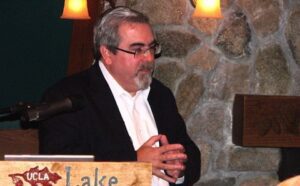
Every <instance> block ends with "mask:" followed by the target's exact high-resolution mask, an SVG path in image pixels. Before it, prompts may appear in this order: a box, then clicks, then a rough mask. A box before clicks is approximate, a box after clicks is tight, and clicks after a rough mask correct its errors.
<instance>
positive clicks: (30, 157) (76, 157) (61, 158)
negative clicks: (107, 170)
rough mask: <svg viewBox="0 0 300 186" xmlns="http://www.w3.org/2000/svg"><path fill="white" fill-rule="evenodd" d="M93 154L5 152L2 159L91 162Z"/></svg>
mask: <svg viewBox="0 0 300 186" xmlns="http://www.w3.org/2000/svg"><path fill="white" fill-rule="evenodd" d="M94 159H95V157H94V155H28V154H23V155H18V154H6V155H4V160H7V161H63V162H65V161H68V162H93V161H94Z"/></svg>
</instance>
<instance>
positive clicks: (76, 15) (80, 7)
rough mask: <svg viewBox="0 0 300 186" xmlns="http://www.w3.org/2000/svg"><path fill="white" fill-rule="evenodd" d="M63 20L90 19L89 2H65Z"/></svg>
mask: <svg viewBox="0 0 300 186" xmlns="http://www.w3.org/2000/svg"><path fill="white" fill-rule="evenodd" d="M61 18H63V19H90V16H89V12H88V9H87V0H65V6H64V11H63V14H62V16H61Z"/></svg>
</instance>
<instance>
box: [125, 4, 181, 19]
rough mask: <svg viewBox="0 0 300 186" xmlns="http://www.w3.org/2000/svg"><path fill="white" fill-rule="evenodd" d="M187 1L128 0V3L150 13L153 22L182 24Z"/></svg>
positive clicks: (134, 7)
mask: <svg viewBox="0 0 300 186" xmlns="http://www.w3.org/2000/svg"><path fill="white" fill-rule="evenodd" d="M186 3H187V1H186V0H168V1H165V0H154V1H149V0H139V1H137V0H127V3H126V5H127V6H129V7H131V8H133V9H135V10H138V11H141V12H143V13H145V14H146V15H148V16H149V18H150V22H151V23H152V24H182V23H183V16H184V14H185V11H186V9H185V7H186ZM162 18H163V19H162Z"/></svg>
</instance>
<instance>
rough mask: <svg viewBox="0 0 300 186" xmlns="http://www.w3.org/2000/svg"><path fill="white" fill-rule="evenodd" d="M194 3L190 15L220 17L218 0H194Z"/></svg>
mask: <svg viewBox="0 0 300 186" xmlns="http://www.w3.org/2000/svg"><path fill="white" fill-rule="evenodd" d="M194 2H195V4H196V8H195V11H194V13H193V16H192V17H208V18H222V17H223V16H222V13H221V7H220V0H194Z"/></svg>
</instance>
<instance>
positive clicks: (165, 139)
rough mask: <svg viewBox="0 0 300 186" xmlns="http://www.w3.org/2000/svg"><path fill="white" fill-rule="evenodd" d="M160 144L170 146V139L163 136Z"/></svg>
mask: <svg viewBox="0 0 300 186" xmlns="http://www.w3.org/2000/svg"><path fill="white" fill-rule="evenodd" d="M160 143H161V145H168V144H169V141H168V138H167V136H166V135H161V138H160Z"/></svg>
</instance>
